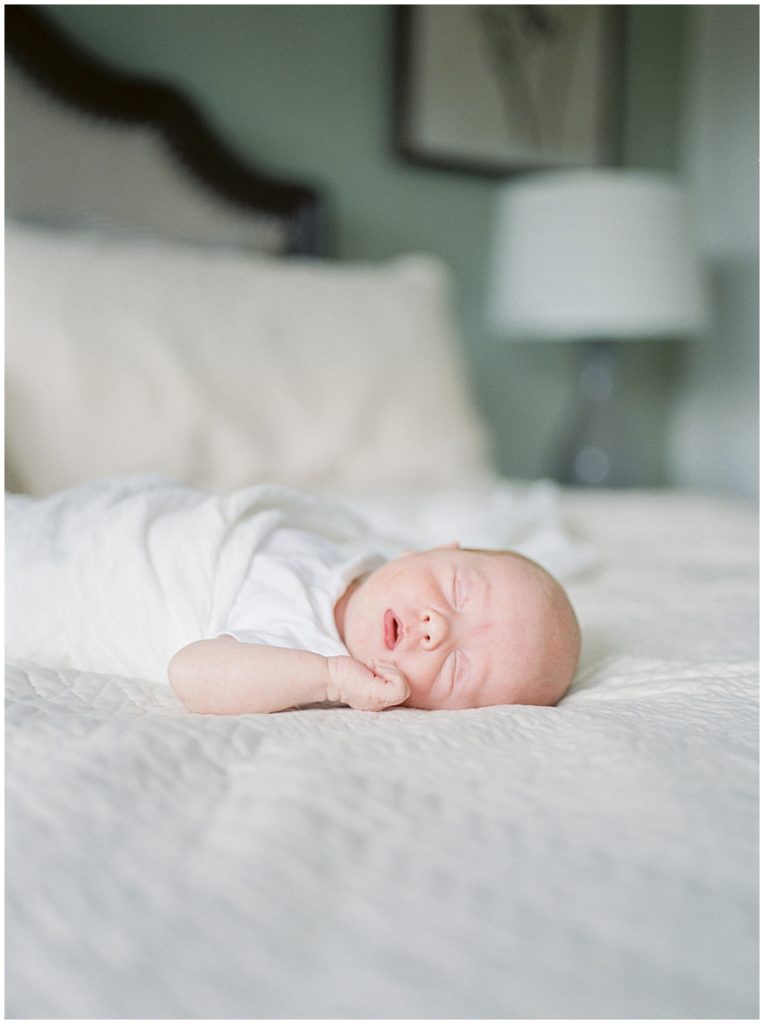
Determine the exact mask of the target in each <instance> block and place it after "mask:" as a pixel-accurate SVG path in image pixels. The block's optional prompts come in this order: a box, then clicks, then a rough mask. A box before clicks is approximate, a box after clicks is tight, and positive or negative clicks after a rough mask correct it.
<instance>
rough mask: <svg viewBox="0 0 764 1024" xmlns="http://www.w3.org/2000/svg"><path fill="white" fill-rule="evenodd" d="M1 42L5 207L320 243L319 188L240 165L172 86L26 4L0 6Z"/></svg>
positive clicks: (311, 250)
mask: <svg viewBox="0 0 764 1024" xmlns="http://www.w3.org/2000/svg"><path fill="white" fill-rule="evenodd" d="M5 47H6V58H7V59H6V64H5V126H6V127H5V131H6V136H5V140H6V148H5V153H6V166H5V174H6V177H5V198H6V214H7V215H8V216H10V217H12V218H14V219H17V220H24V221H32V222H41V223H44V224H47V225H55V226H64V227H65V226H69V225H71V224H76V225H77V226H78V227H81V226H83V224H84V225H86V226H91V227H94V228H104V227H105V228H108V229H109V230H114V229H119V230H121V231H124V232H132V233H135V234H138V235H141V236H143V237H145V236H147V235H149V236H150V235H157V236H158V237H162V238H171V239H174V240H176V241H190V242H200V241H203V242H205V243H209V242H210V240H215V241H216V242H218V243H220V244H223V245H227V246H238V247H243V248H247V249H254V250H256V251H258V252H263V253H269V254H274V255H286V254H301V255H320V254H323V253H324V252H325V237H324V232H325V228H324V204H323V200H322V197H321V195H320V193H319V191H318V190H317V189H316V188H315V187H313V186H310V185H307V184H304V183H300V182H293V181H287V180H285V179H281V178H279V177H277V176H276V175H275V174H272V173H266V172H264V171H262V170H260V169H258V168H253V167H252V166H251V164H250V163H249V162H247V163H245V162H244V161H243V160H242V159H240V158H239V157H238V156H237V155H236V154H235V153H234V152H233V151H232V150H231V149H230V148H229V147H228V146H226V144H225V143H224V142H223V141H222V140H221V139H220V137H219V136H218V135H217V134H216V133H215V131H214V130H213V129H212V128H211V127H210V125H209V124H208V123H207V121H206V120H205V118H204V116H203V115H202V114H201V112H200V111H199V110H198V108H197V107H196V106H194V104H193V103H192V102H191V101H189V99H188V98H187V97H185V96H183V95H182V94H181V93H180V92H179V91H178V90H177V89H175V88H173V87H172V86H170V85H169V84H167V83H166V82H161V81H156V80H151V79H148V78H142V77H140V76H136V75H130V74H126V73H124V72H121V71H117V70H115V69H114V68H111V67H109V66H107V65H106V64H104V63H102V62H101V61H100V60H98V59H97V58H95V57H94V56H92V55H90V54H88V53H87V52H85V50H84V49H82V48H81V47H79V46H77V45H76V44H75V43H73V42H72V41H71V40H70V39H68V38H67V37H66V36H65V35H64V34H63V33H62V32H61V31H60V30H59V29H58V28H57V27H56V26H55V25H54V24H53V23H52V22H51V21H50V20H49V19H48V18H46V17H45V16H44V14H42V13H41V12H40V11H39V9H36V8H33V7H25V6H10V5H8V6H6V7H5ZM52 153H53V154H55V158H54V159H51V154H52ZM125 167H129V168H130V174H129V175H128V176H126V175H125V174H124V168H125ZM115 183H118V184H119V187H115Z"/></svg>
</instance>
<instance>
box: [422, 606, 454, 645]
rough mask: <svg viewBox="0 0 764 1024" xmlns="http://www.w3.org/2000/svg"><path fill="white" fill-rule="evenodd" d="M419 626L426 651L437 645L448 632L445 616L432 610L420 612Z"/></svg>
mask: <svg viewBox="0 0 764 1024" xmlns="http://www.w3.org/2000/svg"><path fill="white" fill-rule="evenodd" d="M421 627H422V629H421V633H422V644H423V646H424V647H425V648H426V649H427V650H428V651H431V650H433V649H434V648H436V647H439V646H440V644H442V643H443V641H444V640H445V638H446V634H447V632H448V623H447V622H446V620H445V618H444V617H443V616H442V615H440V614H439V612H436V611H434V610H427V611H424V612H422V615H421Z"/></svg>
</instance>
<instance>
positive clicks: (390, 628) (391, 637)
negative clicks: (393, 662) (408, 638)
mask: <svg viewBox="0 0 764 1024" xmlns="http://www.w3.org/2000/svg"><path fill="white" fill-rule="evenodd" d="M384 630H385V647H386V648H387V649H388V651H392V649H393V648H394V647H396V646H397V645H398V641H399V640H400V639H401V637H402V636H403V626H402V624H401V622H400V620H399V619H398V618H397V617H396V616H395V614H394V613H393V612H392V610H391V609H390V608H388V609H387V611H386V612H385V617H384Z"/></svg>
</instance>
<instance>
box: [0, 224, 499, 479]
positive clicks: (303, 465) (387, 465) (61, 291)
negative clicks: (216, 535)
mask: <svg viewBox="0 0 764 1024" xmlns="http://www.w3.org/2000/svg"><path fill="white" fill-rule="evenodd" d="M487 452H488V444H487V440H486V433H485V430H484V428H483V426H482V424H481V422H480V419H479V417H478V415H477V414H476V412H475V410H474V408H473V406H472V403H471V401H470V397H469V393H468V387H467V383H466V378H465V374H464V369H463V366H462V364H461V361H460V358H459V354H458V339H457V338H456V334H455V330H454V327H453V323H452V320H451V316H450V310H449V303H448V284H447V274H446V272H445V269H444V267H443V266H442V265H441V264H440V263H439V262H437V261H436V260H434V259H432V258H429V257H406V258H401V259H398V260H394V261H391V262H389V263H387V264H383V265H380V266H372V265H364V264H342V263H334V264H333V263H328V262H318V261H308V260H301V261H291V262H287V261H279V260H275V259H268V258H263V257H251V256H249V255H247V254H245V253H241V252H234V251H230V250H217V249H203V248H194V247H191V246H179V245H174V244H170V243H161V242H148V241H142V240H136V239H133V240H129V239H127V240H126V239H122V240H117V239H114V238H108V237H99V236H96V235H89V234H84V233H66V232H61V233H50V232H46V231H43V230H41V229H36V228H31V227H27V226H23V227H22V226H19V225H13V226H9V227H8V229H7V230H6V466H7V470H8V474H9V475H8V486H9V487H11V488H12V489H15V490H22V491H26V492H28V493H32V494H46V493H49V492H51V491H53V490H56V489H59V488H61V487H63V486H66V485H69V484H72V483H77V482H80V481H83V480H86V479H89V478H92V477H95V476H104V475H116V474H125V473H142V472H159V473H166V474H169V475H171V476H174V477H177V478H179V479H181V480H184V481H187V482H189V483H195V484H199V485H201V486H205V487H209V488H212V489H215V490H231V489H235V488H238V487H241V486H245V485H247V484H250V483H253V482H257V481H263V480H268V481H274V482H281V483H285V484H289V485H292V486H298V487H307V488H331V487H334V486H338V487H345V488H357V489H364V488H367V487H371V486H390V485H394V486H409V485H424V486H431V485H438V484H444V483H447V484H454V483H457V482H464V481H468V480H470V479H472V478H476V477H481V476H484V475H485V474H487V473H488V472H490V466H489V460H488V455H487Z"/></svg>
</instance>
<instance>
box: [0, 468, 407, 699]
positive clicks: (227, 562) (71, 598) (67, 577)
mask: <svg viewBox="0 0 764 1024" xmlns="http://www.w3.org/2000/svg"><path fill="white" fill-rule="evenodd" d="M285 521H288V523H289V525H291V526H293V527H296V528H298V529H305V530H314V531H317V532H319V533H320V534H321V535H323V536H325V537H328V538H330V539H332V540H336V541H337V542H338V543H342V544H348V545H349V546H350V547H351V548H352V547H353V546H354V545H356V544H359V543H362V542H364V541H366V542H368V538H369V529H368V527H367V526H365V525H364V523H363V522H362V521H361V520H360V519H357V518H356V517H355V516H354V515H353V514H352V513H350V512H348V511H346V510H344V509H342V508H341V507H338V506H336V505H332V504H329V503H327V502H324V501H321V500H319V499H318V498H313V497H311V496H310V495H308V494H305V493H302V492H300V491H296V490H292V489H290V488H286V487H282V486H278V485H270V484H260V485H257V486H253V487H250V488H247V489H245V490H241V491H237V492H235V493H233V494H229V495H216V494H210V493H208V492H206V491H202V490H198V489H196V488H193V487H188V486H185V485H183V484H180V483H177V482H174V481H171V480H167V479H165V478H161V477H132V478H122V479H107V480H97V481H93V482H92V483H88V484H84V485H80V486H77V487H72V488H69V489H67V490H65V491H61V492H59V493H58V494H56V495H53V496H52V497H49V498H42V499H37V498H29V497H26V496H17V495H7V497H6V549H7V554H6V656H7V657H8V659H9V660H11V661H34V662H37V663H38V664H43V665H47V666H50V667H53V668H77V669H81V670H87V671H93V672H107V673H115V674H118V675H121V676H126V677H133V678H141V679H148V680H151V681H154V682H164V681H166V673H167V664H168V662H169V660H170V658H171V657H172V655H173V654H174V653H175V652H176V651H178V650H179V649H180V648H181V647H182V646H184V645H185V644H187V643H191V642H192V641H194V640H199V639H201V638H202V637H207V636H214V635H216V634H217V633H218V632H220V630H221V629H222V628H223V624H224V622H225V619H226V616H227V614H228V611H229V609H230V608H231V605H232V604H233V601H234V599H235V597H236V595H237V594H238V592H239V590H240V588H241V586H242V583H243V581H244V578H245V576H246V574H247V571H248V569H249V567H250V564H251V562H252V558H253V555H254V554H255V552H256V551H257V550H258V549H259V548H260V547H261V546H262V545H263V544H264V543H265V542H266V541H267V538H268V537H269V535H270V534H271V532H272V531H273V530H274V529H276V528H277V527H278V525H279V524H280V523H283V522H285ZM383 550H384V548H383ZM391 553H392V552H391Z"/></svg>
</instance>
